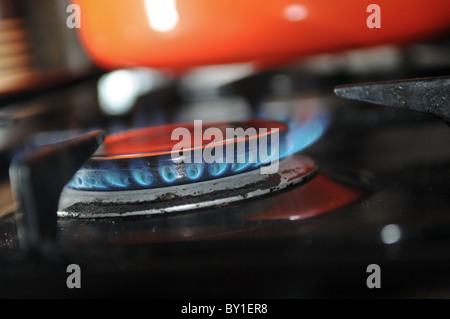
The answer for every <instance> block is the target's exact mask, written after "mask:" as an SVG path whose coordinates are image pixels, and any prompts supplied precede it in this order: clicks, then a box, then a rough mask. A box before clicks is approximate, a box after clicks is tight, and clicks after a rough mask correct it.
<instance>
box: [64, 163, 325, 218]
mask: <svg viewBox="0 0 450 319" xmlns="http://www.w3.org/2000/svg"><path fill="white" fill-rule="evenodd" d="M316 173H317V166H316V164H315V163H314V161H313V160H311V159H310V158H308V157H306V156H300V155H293V156H289V157H287V158H285V159H283V160H282V161H280V163H279V169H278V172H277V173H275V174H261V172H260V171H259V170H251V171H247V172H245V173H242V174H239V175H232V176H227V177H223V178H220V179H214V180H208V181H203V182H197V183H195V184H189V185H176V186H170V187H162V188H155V189H146V190H127V191H109V192H99V191H81V190H75V189H72V188H70V187H66V188H65V189H64V191H63V192H62V194H61V198H60V203H59V210H58V216H60V217H78V218H102V217H126V216H138V215H152V214H159V213H173V212H181V211H187V210H193V209H199V208H206V207H212V206H221V205H222V206H223V205H227V204H228V203H232V202H236V201H240V200H244V199H250V198H256V197H259V196H263V195H268V194H275V193H278V192H279V191H282V190H286V189H288V188H290V187H291V186H294V185H300V184H302V183H306V182H307V181H309V180H311V179H312V178H313V177H314V176H315V175H316Z"/></svg>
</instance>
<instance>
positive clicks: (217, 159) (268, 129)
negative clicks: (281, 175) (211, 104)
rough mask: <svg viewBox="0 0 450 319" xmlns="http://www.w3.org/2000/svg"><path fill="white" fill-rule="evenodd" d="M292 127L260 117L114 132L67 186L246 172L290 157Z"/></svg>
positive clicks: (158, 182)
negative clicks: (288, 150) (241, 120)
mask: <svg viewBox="0 0 450 319" xmlns="http://www.w3.org/2000/svg"><path fill="white" fill-rule="evenodd" d="M287 129H288V126H287V125H286V124H285V123H282V122H277V121H267V120H258V119H254V120H249V121H246V122H241V123H223V122H222V123H208V124H203V123H202V121H194V124H192V123H180V124H169V125H162V126H156V127H148V128H142V129H135V130H129V131H126V132H121V133H117V134H113V135H109V136H107V137H106V140H105V142H104V144H103V145H102V147H101V148H100V149H99V150H98V151H97V152H96V153H95V154H94V156H93V157H92V158H91V159H90V160H89V161H88V162H87V163H86V164H85V165H84V166H83V167H82V168H81V169H80V170H79V171H78V172H77V173H76V174H75V176H74V178H73V179H72V180H71V181H70V182H69V183H68V185H67V186H68V187H69V188H72V189H75V190H82V191H94V192H102V191H103V192H105V191H106V192H110V191H124V190H138V189H150V188H161V187H170V186H174V185H181V184H190V183H197V182H201V181H205V180H211V179H217V178H222V177H225V176H231V175H235V174H240V173H243V172H246V171H249V170H254V169H257V168H259V167H260V166H262V165H266V164H269V163H270V162H271V161H272V159H273V158H275V157H277V158H281V157H283V156H285V155H286V154H287V147H288V146H287V143H286V140H285V137H286V133H287ZM274 132H276V133H274ZM274 134H276V136H275V135H274ZM180 138H181V140H180ZM272 142H273V143H272ZM272 144H273V145H275V144H276V146H277V147H278V149H277V151H276V152H274V150H271V147H272ZM108 196H109V195H108Z"/></svg>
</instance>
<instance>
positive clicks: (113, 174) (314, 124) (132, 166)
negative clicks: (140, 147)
mask: <svg viewBox="0 0 450 319" xmlns="http://www.w3.org/2000/svg"><path fill="white" fill-rule="evenodd" d="M301 112H302V111H301V110H300V113H299V114H301ZM308 115H309V116H307V117H305V116H303V117H301V116H292V118H291V120H289V121H287V122H286V123H287V124H288V126H289V131H288V133H287V135H285V136H282V135H280V139H279V143H278V146H279V152H278V156H277V152H273V150H272V145H271V143H270V138H269V139H268V140H267V141H266V143H267V144H266V146H267V150H266V152H265V153H261V154H260V153H259V152H261V149H259V148H258V149H255V150H250V149H248V148H247V149H246V155H245V161H244V163H240V162H238V161H237V159H239V158H238V156H237V155H236V154H234V163H227V162H226V161H225V159H226V158H225V156H224V159H223V160H224V163H217V162H213V163H211V164H209V163H206V162H203V163H176V164H174V163H173V162H172V161H168V160H167V159H161V160H160V161H161V162H160V163H156V162H155V163H151V162H149V160H148V159H145V160H144V159H142V158H140V159H130V160H128V161H126V162H120V163H119V162H117V163H116V162H115V161H103V162H100V163H96V164H95V165H94V164H93V165H94V167H92V166H89V165H87V166H85V167H83V168H81V169H80V170H79V171H78V172H77V173H76V174H75V176H74V177H73V178H72V179H71V181H70V182H69V183H68V186H69V187H71V188H75V189H80V190H98V191H110V190H125V189H147V188H156V187H164V186H169V185H176V184H183V183H191V182H195V181H203V180H210V179H214V178H220V177H222V176H229V175H233V174H239V173H242V172H246V171H249V170H254V169H257V168H258V167H260V166H262V165H267V164H269V163H271V162H273V161H274V160H277V159H280V160H281V159H283V158H285V157H287V156H289V155H291V154H294V153H297V152H301V151H303V150H304V149H306V148H307V147H309V146H311V145H312V144H313V143H315V142H316V141H317V140H319V139H320V137H321V136H322V135H323V134H324V133H325V132H326V130H327V128H328V125H329V116H328V114H327V113H325V112H321V111H317V110H316V111H315V112H314V113H308ZM275 157H277V158H275Z"/></svg>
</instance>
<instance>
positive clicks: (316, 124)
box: [280, 112, 330, 159]
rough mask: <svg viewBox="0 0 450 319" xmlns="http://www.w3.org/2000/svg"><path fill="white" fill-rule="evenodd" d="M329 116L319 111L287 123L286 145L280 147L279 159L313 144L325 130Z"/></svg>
mask: <svg viewBox="0 0 450 319" xmlns="http://www.w3.org/2000/svg"><path fill="white" fill-rule="evenodd" d="M329 121H330V120H329V116H328V114H327V113H325V112H319V113H318V114H316V116H314V117H313V118H310V119H308V120H306V121H304V122H295V121H292V122H291V123H289V133H288V135H287V137H286V147H285V149H284V150H283V148H282V147H280V159H281V158H284V157H286V156H288V155H291V154H294V153H297V152H300V151H302V150H304V149H306V148H307V147H309V146H311V145H312V144H314V143H315V142H316V141H317V140H319V139H320V137H321V136H322V135H323V134H324V133H325V132H326V130H327V128H328V125H329Z"/></svg>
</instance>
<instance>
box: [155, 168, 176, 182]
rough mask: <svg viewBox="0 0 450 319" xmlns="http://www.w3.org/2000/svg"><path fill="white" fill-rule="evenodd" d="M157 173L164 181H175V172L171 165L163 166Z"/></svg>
mask: <svg viewBox="0 0 450 319" xmlns="http://www.w3.org/2000/svg"><path fill="white" fill-rule="evenodd" d="M159 173H160V175H161V177H162V179H163V180H164V181H166V182H167V183H172V182H174V181H175V180H176V179H177V171H176V169H175V167H173V166H171V165H163V166H161V167H160V170H159Z"/></svg>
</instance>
